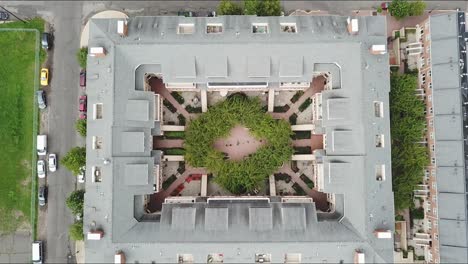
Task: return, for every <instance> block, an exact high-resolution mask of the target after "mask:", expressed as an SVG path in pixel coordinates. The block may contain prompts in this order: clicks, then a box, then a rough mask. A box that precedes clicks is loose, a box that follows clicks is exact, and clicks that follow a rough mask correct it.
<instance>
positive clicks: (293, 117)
mask: <svg viewBox="0 0 468 264" xmlns="http://www.w3.org/2000/svg"><path fill="white" fill-rule="evenodd" d="M289 123H290V124H291V125H295V124H296V123H297V114H292V115H291V116H290V117H289Z"/></svg>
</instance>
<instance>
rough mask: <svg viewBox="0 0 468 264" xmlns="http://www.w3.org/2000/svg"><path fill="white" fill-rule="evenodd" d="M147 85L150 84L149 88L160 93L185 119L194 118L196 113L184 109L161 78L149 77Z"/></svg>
mask: <svg viewBox="0 0 468 264" xmlns="http://www.w3.org/2000/svg"><path fill="white" fill-rule="evenodd" d="M149 85H150V86H151V90H152V91H153V92H155V93H157V94H159V95H161V96H162V97H163V98H164V99H166V100H167V101H169V102H170V103H171V104H172V105H173V106H174V107H175V108H176V109H177V112H179V113H180V114H182V115H183V116H184V117H185V118H186V119H195V118H196V116H197V115H196V114H190V113H189V112H187V110H185V108H184V107H183V106H182V105H180V104H179V103H178V102H177V100H176V99H175V98H174V97H173V96H172V95H171V92H170V91H169V90H168V89H167V88H166V86H165V85H164V83H163V82H162V80H161V79H158V78H151V79H150V80H149Z"/></svg>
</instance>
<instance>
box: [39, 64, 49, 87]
mask: <svg viewBox="0 0 468 264" xmlns="http://www.w3.org/2000/svg"><path fill="white" fill-rule="evenodd" d="M41 85H42V86H47V85H49V70H48V69H46V68H42V69H41Z"/></svg>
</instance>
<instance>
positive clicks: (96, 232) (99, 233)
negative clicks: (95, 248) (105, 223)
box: [86, 230, 104, 240]
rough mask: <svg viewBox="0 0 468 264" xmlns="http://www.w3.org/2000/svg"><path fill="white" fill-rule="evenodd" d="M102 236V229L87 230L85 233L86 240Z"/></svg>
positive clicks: (97, 238)
mask: <svg viewBox="0 0 468 264" xmlns="http://www.w3.org/2000/svg"><path fill="white" fill-rule="evenodd" d="M103 236H104V232H103V231H100V230H94V231H89V232H88V234H87V235H86V238H87V239H88V240H101V238H102V237H103Z"/></svg>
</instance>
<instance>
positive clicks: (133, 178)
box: [125, 164, 150, 185]
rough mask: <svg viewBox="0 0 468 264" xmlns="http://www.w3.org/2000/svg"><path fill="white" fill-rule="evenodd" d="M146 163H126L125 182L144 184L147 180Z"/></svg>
mask: <svg viewBox="0 0 468 264" xmlns="http://www.w3.org/2000/svg"><path fill="white" fill-rule="evenodd" d="M148 172H149V169H148V164H126V165H125V184H127V185H146V184H148V182H149V176H150V174H149V173H148Z"/></svg>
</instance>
